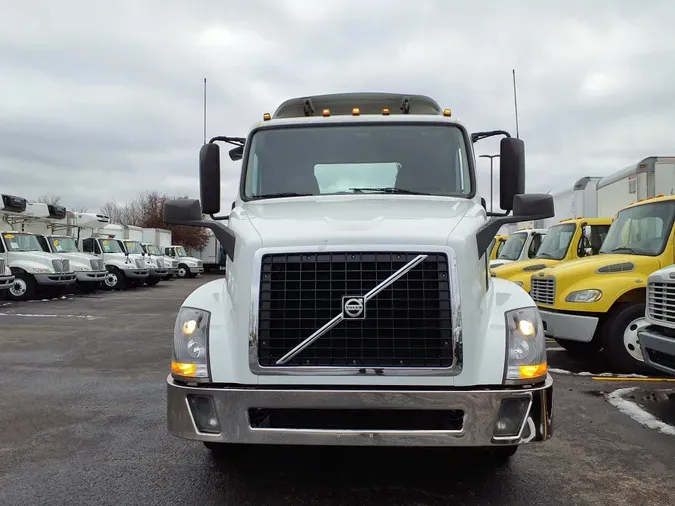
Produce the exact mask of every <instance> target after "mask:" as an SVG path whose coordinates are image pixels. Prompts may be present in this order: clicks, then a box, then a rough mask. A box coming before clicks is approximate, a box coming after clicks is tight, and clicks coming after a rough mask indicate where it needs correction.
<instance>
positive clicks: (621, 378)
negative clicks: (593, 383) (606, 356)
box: [591, 376, 675, 383]
mask: <svg viewBox="0 0 675 506" xmlns="http://www.w3.org/2000/svg"><path fill="white" fill-rule="evenodd" d="M591 378H592V379H594V380H597V381H658V382H661V383H675V378H632V377H631V376H591Z"/></svg>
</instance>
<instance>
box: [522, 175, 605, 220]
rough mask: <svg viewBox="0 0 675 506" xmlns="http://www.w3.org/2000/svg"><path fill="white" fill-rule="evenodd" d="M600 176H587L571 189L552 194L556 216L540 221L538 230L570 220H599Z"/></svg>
mask: <svg viewBox="0 0 675 506" xmlns="http://www.w3.org/2000/svg"><path fill="white" fill-rule="evenodd" d="M600 180H602V178H601V177H599V176H585V177H582V178H581V179H579V180H577V181H576V182H575V183H574V184H573V185H572V186H571V187H568V188H565V189H563V190H556V191H553V192H551V196H552V197H553V202H554V206H555V216H554V217H553V218H548V219H546V220H538V221H537V222H536V223H535V227H537V228H545V229H548V228H549V227H551V226H553V225H555V224H556V223H559V222H560V221H561V220H566V219H568V218H598V191H597V187H598V183H599V182H600Z"/></svg>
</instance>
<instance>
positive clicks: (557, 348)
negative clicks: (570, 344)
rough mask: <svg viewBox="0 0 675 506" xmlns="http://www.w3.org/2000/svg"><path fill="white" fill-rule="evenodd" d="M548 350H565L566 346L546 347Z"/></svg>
mask: <svg viewBox="0 0 675 506" xmlns="http://www.w3.org/2000/svg"><path fill="white" fill-rule="evenodd" d="M546 351H565V348H561V347H560V346H554V347H553V348H546Z"/></svg>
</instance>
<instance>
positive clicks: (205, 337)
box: [171, 307, 211, 379]
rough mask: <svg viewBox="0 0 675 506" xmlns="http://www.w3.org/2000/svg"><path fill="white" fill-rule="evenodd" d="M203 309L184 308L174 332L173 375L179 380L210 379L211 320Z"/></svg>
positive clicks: (179, 313)
mask: <svg viewBox="0 0 675 506" xmlns="http://www.w3.org/2000/svg"><path fill="white" fill-rule="evenodd" d="M210 317H211V313H209V312H208V311H204V310H203V309H196V308H191V307H182V308H180V311H179V312H178V317H177V318H176V325H175V326H174V330H173V357H172V359H171V375H172V376H174V377H175V378H178V379H192V378H194V379H208V377H209V366H208V346H209V320H210Z"/></svg>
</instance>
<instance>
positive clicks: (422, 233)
mask: <svg viewBox="0 0 675 506" xmlns="http://www.w3.org/2000/svg"><path fill="white" fill-rule="evenodd" d="M472 208H480V206H478V205H477V204H476V203H475V202H473V201H471V200H466V199H459V198H457V199H450V198H447V197H443V198H434V197H421V198H420V197H416V196H409V195H396V196H395V197H394V196H391V195H372V194H369V195H367V196H366V195H359V196H353V195H349V196H338V197H327V196H323V197H319V198H316V199H304V198H303V199H302V200H288V199H279V200H278V201H272V200H267V201H264V202H253V203H251V202H247V203H246V204H245V206H244V209H245V211H246V216H247V217H248V219H249V220H250V222H251V224H252V225H253V227H254V228H255V230H256V231H257V232H258V234H259V235H260V238H261V240H262V245H263V247H275V246H299V245H303V246H304V245H316V244H323V245H328V244H333V245H336V244H340V245H342V244H350V243H359V244H363V243H364V242H365V243H368V244H400V243H404V244H439V245H445V244H447V238H448V235H449V234H450V233H451V232H452V230H453V229H454V228H455V227H456V226H457V224H458V223H459V222H460V221H461V220H462V218H463V216H464V215H465V214H467V212H469V211H470V210H471V209H472Z"/></svg>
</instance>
